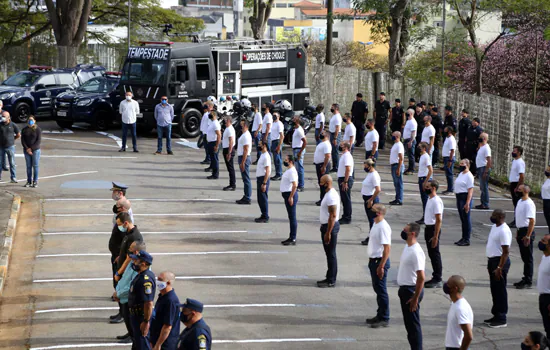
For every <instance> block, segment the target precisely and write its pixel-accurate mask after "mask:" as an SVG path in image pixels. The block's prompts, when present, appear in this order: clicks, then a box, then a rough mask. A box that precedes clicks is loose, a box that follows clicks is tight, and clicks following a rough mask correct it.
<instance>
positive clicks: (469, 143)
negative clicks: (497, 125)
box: [466, 118, 483, 176]
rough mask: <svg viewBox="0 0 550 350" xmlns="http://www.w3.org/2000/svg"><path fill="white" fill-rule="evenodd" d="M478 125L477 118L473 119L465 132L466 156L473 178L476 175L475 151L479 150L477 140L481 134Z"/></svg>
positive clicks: (480, 128) (481, 131) (481, 130)
mask: <svg viewBox="0 0 550 350" xmlns="http://www.w3.org/2000/svg"><path fill="white" fill-rule="evenodd" d="M479 124H480V120H479V118H474V119H473V120H472V125H470V127H469V128H468V131H467V132H466V154H467V158H468V159H469V160H470V171H471V172H472V175H474V176H475V175H476V174H477V167H476V157H477V149H478V148H479V141H478V139H479V135H481V134H482V133H483V128H482V127H481V126H479Z"/></svg>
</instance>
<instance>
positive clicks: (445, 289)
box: [443, 282, 451, 294]
mask: <svg viewBox="0 0 550 350" xmlns="http://www.w3.org/2000/svg"><path fill="white" fill-rule="evenodd" d="M443 293H445V294H451V289H450V288H449V285H448V284H447V282H445V283H443Z"/></svg>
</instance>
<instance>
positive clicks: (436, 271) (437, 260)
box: [424, 225, 443, 282]
mask: <svg viewBox="0 0 550 350" xmlns="http://www.w3.org/2000/svg"><path fill="white" fill-rule="evenodd" d="M434 236H435V225H426V228H425V229H424V239H426V245H427V246H428V256H429V257H430V260H431V261H432V269H433V272H432V280H433V281H434V282H441V280H442V276H443V263H442V262H441V253H440V252H439V240H438V241H437V245H436V246H435V248H432V242H430V241H431V239H432V238H433V237H434ZM439 239H441V231H439Z"/></svg>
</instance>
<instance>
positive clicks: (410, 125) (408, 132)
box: [403, 118, 418, 140]
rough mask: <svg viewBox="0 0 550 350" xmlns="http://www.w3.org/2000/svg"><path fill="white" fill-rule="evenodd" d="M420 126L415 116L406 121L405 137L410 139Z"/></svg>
mask: <svg viewBox="0 0 550 350" xmlns="http://www.w3.org/2000/svg"><path fill="white" fill-rule="evenodd" d="M417 127H418V123H417V122H416V120H414V118H411V119H408V120H407V123H405V128H404V129H403V139H404V140H408V139H410V138H411V136H412V132H413V131H416V130H417Z"/></svg>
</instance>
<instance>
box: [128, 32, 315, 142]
mask: <svg viewBox="0 0 550 350" xmlns="http://www.w3.org/2000/svg"><path fill="white" fill-rule="evenodd" d="M306 74H307V58H306V52H305V50H304V48H303V47H302V46H301V45H299V44H280V43H276V42H274V41H271V40H267V39H266V40H253V39H240V40H223V41H208V42H198V43H197V42H186V43H173V42H142V43H141V46H139V47H131V48H130V49H129V50H128V56H127V57H126V61H125V63H124V66H123V69H122V76H121V80H120V84H119V90H120V93H121V94H122V95H123V94H125V93H126V92H127V91H131V92H132V93H133V95H134V99H135V100H136V101H137V102H138V103H139V104H140V110H141V115H139V116H138V117H139V118H138V126H141V128H142V129H146V130H147V129H148V130H151V129H152V128H154V127H155V125H156V122H155V119H154V116H153V112H154V108H155V105H156V104H158V103H159V100H160V98H161V97H162V96H167V97H168V101H169V103H170V104H173V106H174V112H175V114H176V118H175V120H174V122H175V123H178V125H179V129H180V133H181V135H182V136H183V137H195V136H197V135H198V134H199V126H200V120H201V117H202V113H203V111H202V105H203V101H205V100H206V98H207V97H208V96H215V97H216V98H218V99H219V98H220V97H221V96H226V95H236V96H239V97H242V96H246V97H247V98H248V99H249V100H250V101H251V102H252V103H255V104H257V105H260V104H261V103H265V102H272V101H277V100H283V99H284V100H288V101H290V102H291V103H292V106H293V109H294V110H296V111H299V110H303V109H304V108H305V107H306V105H307V101H308V100H309V88H307V87H306Z"/></svg>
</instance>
